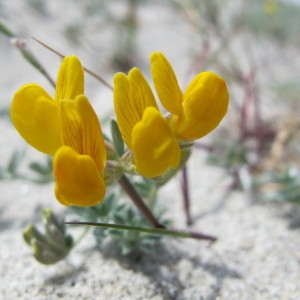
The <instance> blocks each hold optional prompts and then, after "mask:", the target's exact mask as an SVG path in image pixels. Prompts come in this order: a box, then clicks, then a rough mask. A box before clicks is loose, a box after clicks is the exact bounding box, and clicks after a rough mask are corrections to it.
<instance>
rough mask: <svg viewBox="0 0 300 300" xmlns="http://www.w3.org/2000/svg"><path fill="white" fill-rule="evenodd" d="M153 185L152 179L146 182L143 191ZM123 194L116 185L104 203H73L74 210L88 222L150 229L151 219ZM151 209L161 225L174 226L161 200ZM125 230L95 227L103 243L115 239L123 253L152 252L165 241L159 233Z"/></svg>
mask: <svg viewBox="0 0 300 300" xmlns="http://www.w3.org/2000/svg"><path fill="white" fill-rule="evenodd" d="M151 185H152V183H150V181H149V184H146V183H145V184H144V185H143V186H141V185H139V190H140V191H141V190H143V193H144V194H146V193H147V192H148V191H149V190H151V189H152V187H151ZM120 196H121V195H120V190H119V189H116V188H114V189H111V190H110V192H109V193H108V194H107V196H106V197H105V200H104V201H103V203H101V204H98V205H96V206H93V207H85V208H82V207H76V206H72V207H71V209H72V211H74V212H75V213H76V214H77V215H78V216H80V217H81V220H83V221H85V222H92V223H107V224H117V225H118V226H122V225H126V226H132V227H134V228H137V227H144V228H145V227H148V228H149V222H147V221H146V220H145V218H143V216H142V215H141V214H140V212H139V211H138V210H137V209H135V208H134V207H132V205H130V204H129V203H127V202H124V201H120V200H119V199H120V198H121V197H120ZM149 208H150V209H151V211H152V212H153V213H154V215H155V216H156V217H157V218H158V219H159V220H160V222H161V224H163V225H164V226H169V225H170V221H169V220H168V219H166V218H165V217H164V214H165V212H166V210H165V208H163V207H162V206H161V205H160V204H159V203H158V202H157V201H152V202H149ZM121 229H122V228H120V229H119V230H118V229H111V228H108V227H95V228H94V230H93V235H94V237H95V239H96V241H97V243H98V244H99V245H101V244H102V243H103V242H104V240H106V239H108V238H110V239H112V240H114V241H115V242H116V246H117V249H118V250H119V251H120V252H121V254H122V255H127V254H129V253H131V252H132V251H137V250H140V251H142V252H149V251H152V250H153V246H154V245H155V244H157V243H158V242H160V241H161V236H160V235H157V234H151V233H150V234H149V233H144V232H141V231H135V230H132V231H127V230H121Z"/></svg>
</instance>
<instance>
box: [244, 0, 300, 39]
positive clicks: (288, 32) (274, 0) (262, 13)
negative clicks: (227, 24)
mask: <svg viewBox="0 0 300 300" xmlns="http://www.w3.org/2000/svg"><path fill="white" fill-rule="evenodd" d="M299 14H300V7H299V5H296V4H293V3H290V2H287V1H279V0H255V1H248V9H247V10H246V11H245V16H244V22H243V24H242V25H243V26H244V28H247V29H250V30H251V31H253V32H254V33H255V34H259V35H262V36H265V37H272V38H274V39H275V40H277V41H279V42H283V43H285V44H287V43H293V44H298V43H299V42H300V39H299V27H300V19H299Z"/></svg>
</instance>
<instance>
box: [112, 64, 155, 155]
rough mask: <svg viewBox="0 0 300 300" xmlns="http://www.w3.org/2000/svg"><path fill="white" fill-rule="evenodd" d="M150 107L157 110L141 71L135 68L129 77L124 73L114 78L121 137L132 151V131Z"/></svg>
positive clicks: (115, 101)
mask: <svg viewBox="0 0 300 300" xmlns="http://www.w3.org/2000/svg"><path fill="white" fill-rule="evenodd" d="M148 106H153V107H156V108H157V104H156V101H155V98H154V96H153V93H152V91H151V88H150V86H149V84H148V82H147V81H146V79H145V78H144V76H143V74H142V73H141V71H140V70H139V69H137V68H133V69H132V70H131V71H130V72H129V74H128V76H126V75H125V74H124V73H117V74H116V75H115V76H114V107H115V112H116V116H117V121H118V125H119V128H120V132H121V135H122V137H123V139H124V141H125V143H126V145H127V147H128V148H130V149H132V142H131V133H132V129H133V127H134V126H135V124H136V123H138V122H139V121H140V120H141V119H142V117H143V112H144V110H145V108H146V107H148Z"/></svg>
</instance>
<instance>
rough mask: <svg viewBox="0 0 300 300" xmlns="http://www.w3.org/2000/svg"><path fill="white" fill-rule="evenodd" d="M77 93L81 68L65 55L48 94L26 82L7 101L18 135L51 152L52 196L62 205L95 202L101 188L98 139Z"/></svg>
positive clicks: (93, 118) (101, 142)
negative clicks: (10, 99) (54, 82)
mask: <svg viewBox="0 0 300 300" xmlns="http://www.w3.org/2000/svg"><path fill="white" fill-rule="evenodd" d="M83 92H84V73H83V68H82V65H81V63H80V61H79V59H78V58H77V57H76V56H71V57H66V58H65V59H64V60H63V62H62V64H61V67H60V69H59V72H58V77H57V85H56V91H55V96H54V99H52V98H51V97H50V96H49V95H48V93H47V92H46V91H45V90H44V89H43V88H42V87H40V86H39V85H37V84H27V85H24V86H23V87H21V88H20V89H19V90H18V91H17V92H16V94H15V96H14V98H13V102H12V106H11V118H12V121H13V124H14V125H15V127H16V129H17V130H18V132H19V133H20V135H21V136H22V137H23V138H24V139H25V140H26V141H27V142H28V143H29V144H30V145H31V146H33V147H34V148H36V149H37V150H39V151H41V152H44V153H46V154H49V155H54V159H53V170H54V177H55V179H56V184H55V195H56V198H57V199H58V200H59V201H60V202H61V203H62V204H64V205H76V206H92V205H96V204H97V203H99V202H100V201H102V200H103V198H104V196H105V192H106V186H105V181H104V178H103V172H104V168H105V164H106V151H105V143H104V138H103V134H102V130H101V127H100V123H99V120H98V118H97V115H96V113H95V112H94V110H93V108H92V106H91V105H90V103H89V101H88V99H87V97H85V96H84V95H82V94H83Z"/></svg>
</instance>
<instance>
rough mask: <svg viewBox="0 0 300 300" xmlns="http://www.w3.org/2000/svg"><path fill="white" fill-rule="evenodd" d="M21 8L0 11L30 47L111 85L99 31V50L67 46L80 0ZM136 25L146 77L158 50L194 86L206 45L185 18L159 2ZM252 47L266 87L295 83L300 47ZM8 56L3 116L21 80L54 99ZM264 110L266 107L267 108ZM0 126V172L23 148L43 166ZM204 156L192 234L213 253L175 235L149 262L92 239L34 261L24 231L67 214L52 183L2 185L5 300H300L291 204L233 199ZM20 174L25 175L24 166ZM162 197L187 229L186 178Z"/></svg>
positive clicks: (103, 106) (97, 95)
mask: <svg viewBox="0 0 300 300" xmlns="http://www.w3.org/2000/svg"><path fill="white" fill-rule="evenodd" d="M12 2H13V1H12ZM13 3H14V5H12V4H7V7H6V8H5V9H4V10H3V12H2V14H3V15H4V18H5V19H6V20H8V24H11V25H12V28H13V29H14V30H15V31H16V32H17V33H19V34H20V35H23V36H24V37H25V38H28V37H29V36H35V37H37V38H40V39H41V40H43V41H45V42H47V43H48V44H50V45H51V46H53V47H54V48H56V49H58V50H59V51H62V52H63V53H65V54H71V53H76V54H77V55H79V56H80V58H82V60H83V62H84V64H85V65H86V66H87V67H90V68H92V69H93V70H94V71H96V72H98V73H99V74H101V75H103V76H104V77H105V78H106V79H107V80H109V81H110V80H111V74H112V70H111V69H110V68H109V67H108V65H107V64H106V63H105V62H106V61H107V60H108V59H109V58H110V53H111V50H112V49H113V47H114V45H113V43H114V42H113V41H112V40H113V39H112V37H111V35H110V34H109V33H107V32H109V31H107V30H104V32H102V33H96V36H95V37H94V38H99V41H98V42H97V43H96V42H95V41H94V39H92V35H89V36H85V37H84V41H85V42H86V44H85V45H84V46H83V47H81V48H74V47H73V46H72V45H71V44H70V43H67V42H66V40H65V38H64V36H63V33H62V28H63V26H64V24H66V23H67V22H69V21H70V20H72V18H76V15H77V14H78V11H76V9H75V8H74V7H73V6H72V5H74V4H72V2H71V1H66V2H65V4H62V3H60V6H59V7H60V9H58V7H56V5H57V3H59V1H53V2H51V3H53V4H51V12H52V17H51V18H49V17H48V19H47V20H46V19H44V18H42V17H41V16H40V15H35V14H34V13H33V12H32V11H30V10H28V9H25V8H24V7H23V2H22V1H16V3H18V4H17V5H15V2H13ZM9 5H10V6H11V7H10V6H9ZM120 10H121V8H120ZM20 12H22V13H20ZM54 12H55V13H57V15H55V18H54V17H53V14H54ZM175 19H176V22H174V20H175ZM139 26H140V31H139V33H138V36H137V47H138V56H139V57H138V62H139V64H140V66H141V68H142V69H143V70H145V72H146V73H147V72H148V71H147V68H148V62H147V59H148V56H149V54H150V53H151V52H152V51H154V50H160V51H163V52H164V53H165V54H166V55H167V56H168V58H169V59H170V61H171V62H172V63H173V65H174V68H175V69H176V71H177V72H178V76H179V78H182V79H183V83H186V81H188V80H189V78H190V76H188V75H187V74H188V71H189V68H190V67H191V66H190V61H189V55H190V54H191V53H193V51H196V49H197V43H198V42H197V41H198V37H197V35H196V33H195V32H194V31H193V28H192V26H190V25H189V24H188V23H187V22H186V21H185V20H184V18H183V16H182V15H178V16H174V12H172V11H170V10H167V9H165V8H163V7H160V6H156V5H155V6H143V7H141V8H140V11H139ZM242 39H243V37H239V38H237V39H236V40H235V41H234V43H235V44H236V45H235V46H236V47H237V49H240V50H241V51H240V52H239V53H240V56H241V57H240V60H241V61H243V60H245V52H244V51H243V50H244V48H238V47H241V46H240V44H241V40H242ZM252 45H253V53H254V56H255V57H256V59H260V60H261V61H262V62H263V66H264V67H262V68H260V70H259V74H260V79H261V80H262V81H263V82H265V81H268V80H273V79H276V78H277V77H276V76H278V77H279V78H280V77H284V76H285V75H286V74H289V75H291V70H290V68H289V67H288V63H287V59H288V58H289V57H296V56H295V54H296V53H297V51H296V50H295V49H293V48H288V49H281V48H280V47H275V46H274V44H272V43H269V42H264V41H262V42H260V43H259V45H254V43H253V44H252ZM29 46H30V48H31V49H32V50H33V51H34V52H35V53H36V54H37V56H38V57H39V58H40V59H42V61H44V62H45V65H46V67H47V70H49V72H50V73H51V74H55V73H56V70H57V68H58V65H59V60H58V58H57V57H56V56H55V55H53V54H51V53H49V52H48V51H46V50H44V49H42V48H41V47H40V46H38V45H37V44H35V43H34V42H33V41H30V42H29ZM74 49H75V50H74ZM0 53H1V55H0V67H1V70H2V71H1V74H0V76H1V80H0V91H1V93H0V94H1V101H0V109H1V110H3V109H7V108H8V107H9V104H10V101H11V97H12V95H13V93H14V92H15V90H16V89H17V88H18V87H20V86H21V85H22V84H24V83H27V82H36V83H39V84H41V85H43V86H45V87H46V88H47V89H48V90H49V92H51V87H50V86H49V84H48V83H47V82H46V80H45V79H43V78H42V76H41V75H40V74H38V73H37V72H36V71H35V70H33V69H32V68H31V67H30V66H29V65H28V64H27V63H26V62H25V61H24V60H23V59H22V57H21V56H20V54H19V53H18V51H17V50H16V49H15V48H13V47H12V46H11V45H10V44H9V42H8V41H7V40H6V39H5V38H4V37H2V36H1V37H0ZM274 62H276V63H274ZM299 65H300V61H299V59H293V71H292V72H293V73H292V75H293V74H294V75H295V74H297V71H298V74H299ZM102 66H103V67H102ZM93 67H94V68H93ZM245 67H246V68H247V67H248V66H247V65H246V66H245ZM148 74H149V73H148ZM54 76H55V75H54ZM295 76H296V75H295ZM266 78H267V79H266ZM229 88H231V87H229ZM86 90H87V94H88V95H89V97H90V98H91V99H92V102H93V105H94V107H95V108H96V110H97V112H98V113H99V115H100V117H102V116H106V115H107V113H108V112H110V111H111V109H112V106H111V92H110V91H108V90H106V89H105V88H103V87H102V86H101V85H99V84H98V83H97V82H95V81H94V80H93V79H91V78H90V77H87V87H86ZM262 106H263V108H264V109H266V110H267V108H268V104H267V103H262ZM275 113H276V112H275ZM227 122H229V121H227ZM0 128H1V132H0V145H1V146H0V165H1V166H3V165H5V164H6V162H7V160H8V159H9V157H10V155H11V153H12V151H14V150H15V149H17V148H24V149H26V162H27V161H32V160H43V156H42V155H41V154H39V153H37V152H36V151H34V150H33V149H30V148H29V147H28V146H27V145H25V143H24V142H23V141H22V140H21V138H20V137H19V136H18V134H17V133H16V131H15V130H14V128H13V127H12V125H11V123H10V120H9V118H8V117H2V116H1V118H0ZM204 158H205V157H204V153H203V152H201V151H194V153H193V157H192V159H191V161H190V162H189V172H190V178H191V183H190V185H191V198H192V211H193V215H194V218H195V224H194V225H193V227H192V229H193V230H199V231H202V232H206V233H210V234H214V235H216V236H218V242H217V243H215V244H214V245H213V246H212V247H210V248H208V247H207V243H205V242H198V241H195V240H174V239H170V238H166V239H165V241H164V243H163V244H162V245H160V246H158V247H157V249H156V251H155V252H153V253H152V254H143V255H139V254H135V255H130V256H127V257H121V256H119V255H118V254H117V253H116V252H115V251H114V248H113V246H112V245H111V244H107V245H105V246H103V248H102V250H101V251H99V249H97V248H96V246H95V243H94V241H93V239H92V237H89V238H86V239H85V240H84V241H83V242H82V243H81V244H80V245H79V246H78V247H77V248H76V249H75V250H74V251H73V252H72V253H71V254H70V256H69V257H68V259H67V260H66V261H62V262H60V263H58V264H56V265H54V266H49V267H45V266H43V265H41V264H39V263H37V262H36V261H35V260H34V259H33V258H32V256H31V250H30V249H29V248H28V247H27V246H26V245H25V243H24V241H23V239H22V231H23V229H24V228H25V227H26V225H27V224H29V223H32V222H36V221H37V220H38V219H39V213H40V211H41V209H42V208H43V207H51V208H53V210H54V211H55V212H63V211H64V207H62V206H61V205H60V204H59V203H57V201H56V200H55V198H54V195H53V184H52V183H49V184H47V185H37V184H34V183H31V182H28V181H24V180H20V179H18V180H2V181H0V191H1V201H0V245H1V246H0V276H1V280H0V298H1V299H5V300H6V299H7V300H10V299H28V300H29V299H30V300H32V299H157V300H158V299H177V300H180V299H207V300H213V299H230V300H234V299H249V300H250V299H251V300H252V299H285V300H292V299H299V295H300V285H299V282H300V270H299V268H300V255H299V246H300V235H299V227H298V228H294V229H293V228H292V227H291V226H289V225H290V224H291V223H292V222H293V219H292V215H291V211H292V207H290V206H288V205H287V206H275V205H271V204H264V203H256V204H252V205H250V204H249V201H248V199H247V196H246V195H245V193H243V192H234V193H232V194H230V195H229V196H228V197H225V196H224V195H225V193H224V191H225V189H226V186H227V184H229V182H230V178H228V176H226V175H225V174H224V173H223V171H222V170H220V169H218V168H213V167H209V166H207V165H206V164H205V162H204ZM23 169H24V171H26V164H24V166H23ZM159 198H160V201H162V202H164V203H166V204H167V205H169V204H170V205H169V215H170V217H171V218H172V219H173V220H174V223H175V225H176V226H178V227H181V228H182V227H184V218H183V214H182V203H181V196H180V193H179V179H175V180H173V181H172V182H171V183H170V184H168V185H167V186H166V187H164V188H163V189H162V191H161V193H160V197H159Z"/></svg>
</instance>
